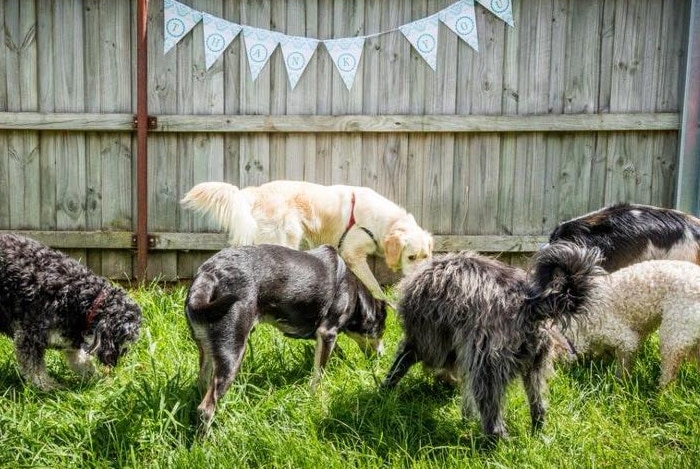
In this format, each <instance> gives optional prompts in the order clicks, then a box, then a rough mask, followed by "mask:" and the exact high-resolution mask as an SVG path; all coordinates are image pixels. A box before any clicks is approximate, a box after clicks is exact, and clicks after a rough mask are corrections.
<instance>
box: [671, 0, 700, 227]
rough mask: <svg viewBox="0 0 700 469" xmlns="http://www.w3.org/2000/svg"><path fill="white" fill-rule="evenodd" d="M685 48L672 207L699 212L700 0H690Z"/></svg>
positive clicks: (698, 213) (698, 214)
mask: <svg viewBox="0 0 700 469" xmlns="http://www.w3.org/2000/svg"><path fill="white" fill-rule="evenodd" d="M687 49H688V50H687V54H688V55H687V60H686V67H685V83H684V86H683V95H682V96H681V106H682V107H683V109H682V114H681V129H680V134H679V136H678V138H679V145H678V151H679V157H678V184H677V188H676V190H677V192H676V208H678V209H679V210H683V211H684V212H688V213H693V214H694V215H696V216H700V0H691V5H690V21H689V25H688V41H687Z"/></svg>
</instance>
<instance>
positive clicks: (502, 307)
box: [383, 243, 602, 440]
mask: <svg viewBox="0 0 700 469" xmlns="http://www.w3.org/2000/svg"><path fill="white" fill-rule="evenodd" d="M599 256H600V254H599V251H598V250H597V249H593V250H589V249H585V248H579V247H576V246H574V245H573V244H570V243H561V244H554V245H551V246H550V247H548V248H545V249H543V250H542V251H540V252H539V253H538V254H537V255H536V257H535V259H534V265H533V267H532V270H531V271H530V272H529V273H526V272H525V271H524V270H522V269H519V268H515V267H511V266H509V265H506V264H504V263H502V262H499V261H497V260H495V259H491V258H488V257H485V256H481V255H478V254H476V253H473V252H469V251H464V252H459V253H451V254H446V255H442V256H436V257H434V258H432V259H430V260H428V261H426V262H425V263H424V264H421V265H420V266H419V267H418V268H417V269H416V270H415V271H414V272H413V273H411V274H409V275H408V276H407V277H405V278H404V279H403V280H402V281H401V283H400V284H399V305H398V313H399V316H400V318H401V320H402V323H403V329H404V338H403V339H402V342H401V344H400V345H399V349H398V351H397V354H396V358H395V359H394V363H393V365H392V367H391V369H390V371H389V373H388V374H387V377H386V379H385V380H384V383H383V387H385V388H391V387H394V386H395V385H396V384H397V383H398V382H399V380H400V379H401V378H402V377H403V376H404V375H405V374H406V372H407V371H408V370H409V368H410V367H411V366H412V365H413V364H415V363H418V362H422V363H423V365H424V366H425V367H426V368H428V369H431V370H433V371H435V372H436V373H437V375H438V376H439V377H440V378H443V379H449V380H451V381H458V382H461V385H462V415H463V416H464V417H465V418H466V417H467V416H468V415H469V414H470V413H471V411H475V412H476V415H477V416H478V418H479V419H480V421H481V426H482V429H483V431H484V433H485V434H486V435H488V436H489V437H490V438H491V439H492V440H495V439H496V438H498V437H505V436H506V435H507V432H506V427H505V423H504V420H503V404H504V402H503V401H504V399H505V393H506V387H507V386H508V384H509V383H510V382H511V381H512V380H513V379H515V378H516V377H517V376H520V377H521V378H522V380H523V383H524V385H525V392H526V394H527V398H528V403H529V405H530V415H531V418H532V429H533V430H536V429H538V428H539V427H541V426H542V424H543V423H544V417H545V404H544V400H543V392H544V390H545V389H546V378H547V376H548V372H549V371H550V369H551V361H552V346H553V344H552V339H551V336H550V333H549V326H550V323H551V321H558V322H567V321H568V320H570V319H571V318H572V317H576V315H579V314H581V313H583V312H585V311H584V309H583V305H584V304H585V301H586V298H587V297H588V295H589V292H590V291H591V290H592V288H594V285H595V279H594V277H596V276H597V275H599V274H600V273H602V269H601V268H600V267H597V263H598V262H599Z"/></svg>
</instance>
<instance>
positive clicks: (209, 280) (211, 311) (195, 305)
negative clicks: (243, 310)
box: [185, 272, 236, 323]
mask: <svg viewBox="0 0 700 469" xmlns="http://www.w3.org/2000/svg"><path fill="white" fill-rule="evenodd" d="M217 284H218V282H217V279H216V277H215V276H214V275H212V274H210V273H208V272H205V273H202V274H200V275H199V276H197V278H195V279H194V281H193V282H192V285H191V286H190V290H189V293H188V295H187V299H186V300H185V310H186V312H187V316H188V317H189V318H190V319H191V320H193V321H195V322H209V323H210V322H216V321H218V320H220V319H221V318H222V317H224V315H225V314H226V312H227V311H228V309H229V308H230V307H231V304H233V302H234V301H235V300H236V297H235V295H232V294H224V295H221V296H218V297H217V291H216V285H217Z"/></svg>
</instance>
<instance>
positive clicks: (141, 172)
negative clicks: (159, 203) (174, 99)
mask: <svg viewBox="0 0 700 469" xmlns="http://www.w3.org/2000/svg"><path fill="white" fill-rule="evenodd" d="M137 8H138V11H137V14H136V23H137V25H136V34H137V36H138V37H137V38H136V140H137V147H138V148H137V154H136V158H137V159H136V205H137V208H136V210H137V215H136V259H137V271H136V277H137V278H138V279H139V280H140V281H141V282H144V281H145V280H146V271H147V268H148V140H147V139H148V43H147V38H148V28H147V20H148V0H138V7H137Z"/></svg>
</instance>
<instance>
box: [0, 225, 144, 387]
mask: <svg viewBox="0 0 700 469" xmlns="http://www.w3.org/2000/svg"><path fill="white" fill-rule="evenodd" d="M140 323H141V309H140V308H139V306H138V305H137V304H136V303H135V302H134V301H133V300H132V299H131V298H130V297H129V296H128V295H127V293H126V292H125V291H124V290H122V289H121V288H119V287H116V286H114V285H112V284H111V283H110V282H109V281H108V280H107V279H105V278H103V277H100V276H98V275H95V274H94V273H92V272H91V271H90V270H89V269H88V268H87V267H85V266H83V265H82V264H80V263H79V262H78V261H76V260H75V259H72V258H70V257H68V256H67V255H65V254H63V253H62V252H60V251H57V250H54V249H51V248H49V247H47V246H44V245H43V244H41V243H39V242H37V241H34V240H32V239H30V238H27V237H24V236H18V235H14V234H0V332H2V333H3V334H5V335H7V336H9V337H11V338H12V339H13V340H14V345H15V352H16V354H17V361H18V362H19V367H20V372H21V374H22V376H23V377H24V378H25V379H26V380H28V381H30V382H31V383H33V384H34V385H35V386H37V387H39V388H40V389H43V390H49V389H51V388H53V387H56V386H57V383H56V381H55V380H54V379H53V378H51V377H50V376H49V375H48V374H47V372H46V366H45V363H44V355H45V352H46V349H48V348H56V349H60V350H63V352H64V354H65V356H66V359H67V360H68V363H69V364H70V366H71V368H72V369H73V370H74V371H76V372H79V373H82V374H83V375H88V374H91V373H93V372H94V366H93V364H92V362H91V361H90V356H91V355H94V356H96V357H97V358H98V359H99V361H100V362H102V363H103V364H105V365H107V366H115V365H116V364H117V359H118V358H119V357H120V356H121V355H122V354H124V352H125V351H126V349H127V346H128V345H129V344H130V343H131V342H133V341H134V340H136V338H137V336H138V331H139V326H140Z"/></svg>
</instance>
